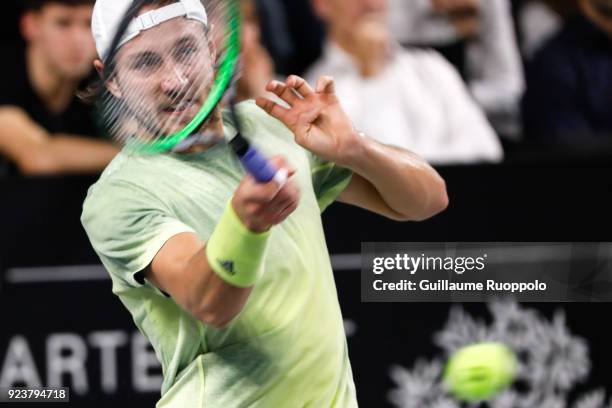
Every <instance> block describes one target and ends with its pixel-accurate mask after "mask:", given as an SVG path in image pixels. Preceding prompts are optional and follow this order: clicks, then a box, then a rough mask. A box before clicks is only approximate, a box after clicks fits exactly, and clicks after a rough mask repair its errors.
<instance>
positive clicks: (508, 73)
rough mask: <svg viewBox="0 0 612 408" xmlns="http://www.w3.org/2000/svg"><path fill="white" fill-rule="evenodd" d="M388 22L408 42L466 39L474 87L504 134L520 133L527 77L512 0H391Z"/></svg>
mask: <svg viewBox="0 0 612 408" xmlns="http://www.w3.org/2000/svg"><path fill="white" fill-rule="evenodd" d="M389 8H390V10H391V12H390V14H389V21H390V25H391V31H392V33H393V35H394V37H395V38H396V39H398V40H399V41H400V42H401V43H402V44H404V45H418V46H433V47H443V46H447V47H448V46H450V45H451V44H453V43H456V42H465V44H466V48H465V57H464V58H461V59H459V61H460V63H459V64H457V65H465V66H459V67H458V68H459V69H460V70H462V71H464V73H465V76H466V80H467V82H468V85H469V89H470V91H471V93H472V95H473V97H474V98H475V99H476V101H477V102H478V104H479V105H480V106H481V107H482V108H483V109H484V110H485V112H486V113H487V115H488V116H489V119H490V120H491V123H492V124H493V126H494V127H495V128H496V129H497V130H498V131H499V132H500V134H502V135H508V136H516V135H517V134H518V133H520V128H519V127H518V125H519V124H520V120H519V117H518V116H519V115H518V114H519V102H520V98H521V96H522V94H523V91H524V87H525V83H524V82H525V81H524V75H523V66H522V62H521V56H520V53H519V49H518V45H517V41H516V34H515V31H514V25H513V20H512V11H511V5H510V2H509V0H410V1H407V0H390V1H389Z"/></svg>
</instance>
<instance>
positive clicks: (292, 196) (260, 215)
mask: <svg viewBox="0 0 612 408" xmlns="http://www.w3.org/2000/svg"><path fill="white" fill-rule="evenodd" d="M271 163H272V165H273V166H275V167H276V168H277V169H281V168H283V169H286V170H287V172H288V173H289V177H291V176H292V175H293V174H294V173H295V170H293V169H292V168H291V167H289V166H288V165H287V163H286V161H285V160H284V159H283V158H282V157H279V156H277V157H273V158H272V159H271ZM299 201H300V191H299V188H298V186H297V184H296V183H295V182H294V181H293V180H291V178H289V180H288V181H287V182H286V183H285V184H284V185H282V186H279V185H278V184H277V183H276V182H275V181H270V182H268V183H259V182H257V181H256V180H255V179H254V178H253V177H252V176H250V175H249V174H247V175H246V176H244V178H243V179H242V182H241V183H240V186H238V189H237V190H236V193H235V194H234V197H233V199H232V206H233V207H234V211H236V214H237V215H238V217H239V218H240V220H241V221H242V223H243V224H244V225H245V226H246V227H247V228H248V229H249V230H251V231H252V232H256V233H261V232H265V231H267V230H269V229H270V228H271V227H273V226H274V225H277V224H280V223H281V222H283V221H284V220H285V219H286V218H287V217H288V216H289V215H291V213H293V211H295V209H296V208H297V206H298V204H299Z"/></svg>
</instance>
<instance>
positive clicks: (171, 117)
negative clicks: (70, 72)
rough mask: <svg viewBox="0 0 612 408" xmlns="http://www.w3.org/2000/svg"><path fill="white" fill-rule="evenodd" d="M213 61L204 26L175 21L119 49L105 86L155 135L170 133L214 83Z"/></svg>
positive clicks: (194, 109)
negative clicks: (110, 75)
mask: <svg viewBox="0 0 612 408" xmlns="http://www.w3.org/2000/svg"><path fill="white" fill-rule="evenodd" d="M214 60H215V58H214V52H213V50H212V46H211V45H210V43H209V42H208V40H207V36H206V33H205V29H204V26H203V25H202V23H200V22H198V21H193V20H186V19H183V18H175V19H172V20H169V21H167V22H165V23H162V24H160V25H159V26H156V27H153V28H151V29H149V30H146V31H144V32H142V33H140V34H139V35H138V36H136V37H135V38H134V39H132V40H130V41H129V42H128V43H126V44H125V45H124V46H123V47H121V50H120V52H119V53H118V56H117V60H116V67H115V74H114V75H113V76H112V78H111V80H110V82H109V88H110V90H111V92H112V93H113V94H114V95H115V97H117V98H119V99H121V100H122V101H123V102H124V104H125V105H126V106H127V108H128V110H129V114H130V116H132V117H133V119H134V120H135V121H136V122H138V123H139V124H140V125H141V127H142V126H143V125H144V126H145V127H146V128H148V129H149V133H151V134H152V135H153V136H159V135H160V134H171V133H174V132H177V131H179V130H180V129H182V128H183V127H185V126H186V125H187V124H188V123H189V122H190V121H191V120H192V119H193V118H194V117H195V115H196V114H197V113H198V111H199V110H200V108H201V107H202V104H203V103H204V100H205V99H206V96H207V95H208V93H209V92H210V88H211V86H212V82H213V79H214Z"/></svg>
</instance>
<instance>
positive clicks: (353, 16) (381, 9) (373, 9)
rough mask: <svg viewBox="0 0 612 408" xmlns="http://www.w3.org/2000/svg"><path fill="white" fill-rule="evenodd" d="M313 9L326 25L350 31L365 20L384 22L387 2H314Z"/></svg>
mask: <svg viewBox="0 0 612 408" xmlns="http://www.w3.org/2000/svg"><path fill="white" fill-rule="evenodd" d="M315 7H316V9H317V12H318V14H319V15H320V16H321V17H322V18H323V20H325V21H326V22H327V23H328V24H330V25H331V26H334V27H336V28H338V29H340V30H343V31H351V30H352V28H353V27H355V26H356V25H357V23H359V22H361V21H363V20H365V19H372V18H375V19H380V20H381V21H384V17H385V13H386V12H387V0H315Z"/></svg>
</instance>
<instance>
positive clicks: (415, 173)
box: [339, 138, 448, 221]
mask: <svg viewBox="0 0 612 408" xmlns="http://www.w3.org/2000/svg"><path fill="white" fill-rule="evenodd" d="M345 160H346V162H345V163H346V164H345V167H348V168H349V169H351V170H352V171H353V172H354V173H355V174H354V175H353V178H352V179H351V182H350V183H349V185H348V186H347V188H346V189H345V190H344V191H343V192H342V194H340V196H339V201H341V202H344V203H347V204H352V205H356V206H358V207H362V208H365V209H367V210H370V211H373V212H375V213H377V214H381V215H384V216H386V217H388V218H391V219H394V220H397V221H423V220H425V219H427V218H430V217H432V216H434V215H436V214H438V213H440V212H441V211H443V210H444V209H446V207H447V206H448V196H447V194H446V183H445V182H444V180H443V179H442V178H441V177H440V176H439V175H438V173H437V172H436V171H435V170H433V169H432V168H431V167H430V166H429V165H428V164H427V163H426V162H425V161H424V160H423V159H421V158H420V157H418V156H417V155H416V154H413V153H411V152H408V151H406V150H403V149H400V148H398V147H394V146H387V145H384V144H381V143H378V142H376V141H374V140H372V139H368V138H362V142H361V145H360V146H359V148H357V149H356V150H355V153H353V154H352V155H351V157H347V158H346V159H345Z"/></svg>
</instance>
